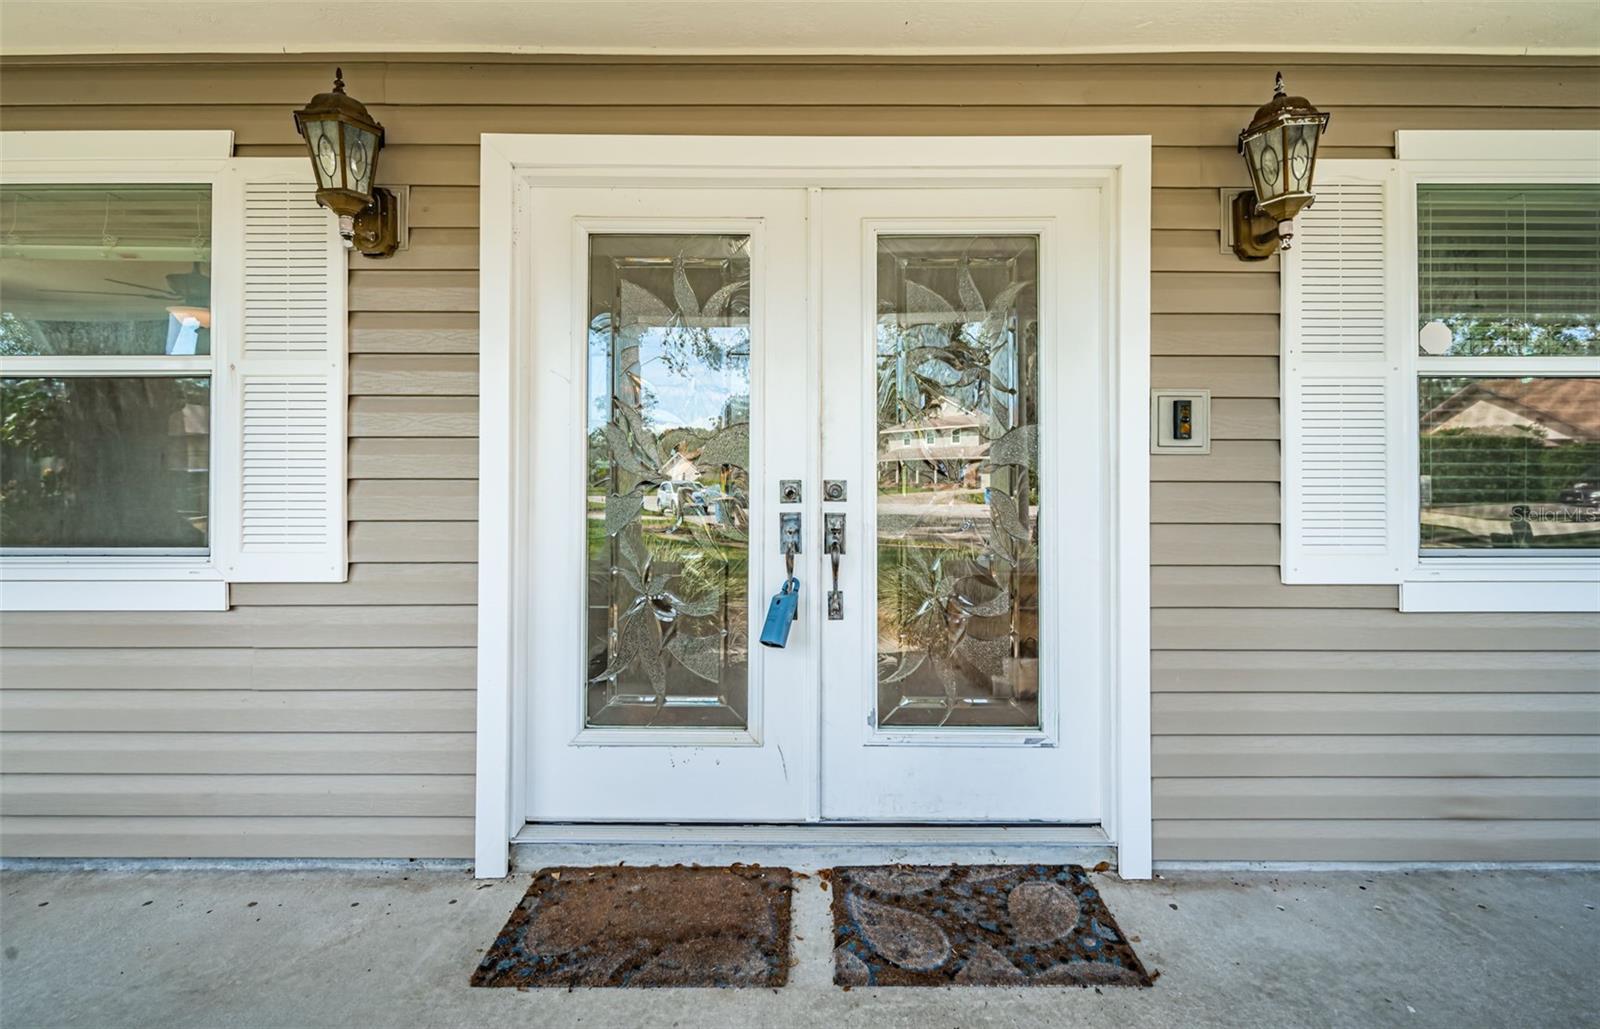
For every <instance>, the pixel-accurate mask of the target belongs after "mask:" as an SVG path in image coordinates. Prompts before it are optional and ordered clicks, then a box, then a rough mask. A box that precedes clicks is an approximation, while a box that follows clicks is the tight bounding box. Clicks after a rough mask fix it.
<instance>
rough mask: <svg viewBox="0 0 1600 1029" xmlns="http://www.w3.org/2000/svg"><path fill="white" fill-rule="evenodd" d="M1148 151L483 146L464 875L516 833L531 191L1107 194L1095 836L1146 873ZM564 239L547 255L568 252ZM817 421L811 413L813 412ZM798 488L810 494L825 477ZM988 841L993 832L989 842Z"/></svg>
mask: <svg viewBox="0 0 1600 1029" xmlns="http://www.w3.org/2000/svg"><path fill="white" fill-rule="evenodd" d="M1150 163H1151V140H1150V137H1149V136H984V137H975V136H903V137H896V136H641V135H569V134H540V133H525V134H522V133H518V134H509V133H485V134H484V135H483V136H482V137H481V147H480V178H479V212H480V218H479V272H478V276H479V304H478V310H479V315H478V330H479V331H478V346H479V382H480V394H479V432H478V519H479V521H478V608H477V611H478V634H477V642H478V654H477V657H478V678H477V686H478V696H477V740H476V742H477V777H476V805H475V811H474V858H475V860H474V869H475V874H476V875H477V876H478V877H479V878H499V877H502V876H504V875H506V874H507V873H508V871H509V864H510V846H511V840H512V838H513V837H515V836H516V835H517V833H518V832H519V831H520V830H521V829H522V827H523V824H524V820H523V817H522V810H523V807H522V805H521V804H520V797H519V795H520V793H521V789H522V787H521V785H520V783H521V781H522V780H521V776H522V771H523V756H522V755H523V748H524V747H525V745H526V740H525V732H524V729H523V726H524V724H525V721H524V715H525V713H526V712H525V708H526V696H525V694H526V690H525V689H524V688H523V683H524V682H525V681H526V679H525V675H526V672H527V669H528V667H529V655H528V653H527V652H526V646H525V641H526V640H527V639H528V637H529V633H528V617H527V610H526V605H525V603H524V598H526V597H527V596H528V587H529V584H530V582H531V579H532V573H531V568H530V567H529V560H528V557H529V555H528V553H527V550H528V548H527V547H526V546H524V545H522V540H523V538H524V537H525V533H524V532H523V525H522V524H521V523H522V513H523V512H525V511H526V510H527V507H526V504H525V501H526V499H527V496H528V489H529V486H530V482H529V476H527V475H526V474H519V473H520V472H521V470H522V469H524V468H525V467H526V464H527V462H526V460H525V458H526V448H527V444H526V440H527V438H528V435H527V432H528V428H529V426H530V425H531V420H532V412H531V404H530V393H531V388H530V387H531V383H530V382H529V376H528V367H529V361H528V360H527V355H528V354H529V352H530V351H529V345H530V324H531V319H530V318H529V317H528V315H529V304H530V296H529V288H528V286H529V282H530V279H529V276H530V267H531V253H532V249H533V247H534V245H535V241H534V240H532V239H531V238H530V233H529V231H528V230H527V227H526V226H527V224H528V223H527V217H528V210H527V193H528V191H529V190H530V189H532V188H534V187H536V186H563V185H565V186H587V187H597V186H599V187H604V186H634V187H639V186H644V187H649V186H660V187H665V186H676V187H694V186H705V187H720V188H724V189H726V188H734V187H738V186H745V187H750V186H762V187H780V186H782V187H793V188H803V189H806V190H808V191H809V195H810V198H811V204H812V205H813V208H814V207H815V205H816V204H817V203H818V202H819V201H820V193H821V190H822V189H824V188H848V187H876V188H896V187H910V188H915V187H930V186H945V187H955V188H961V187H968V188H970V187H984V186H989V187H1007V186H1032V187H1060V186H1084V185H1091V186H1094V187H1097V188H1099V189H1101V190H1102V191H1103V194H1104V195H1105V196H1106V198H1107V203H1106V204H1105V205H1104V207H1103V212H1102V213H1103V217H1104V225H1103V231H1104V236H1105V240H1104V242H1105V251H1104V252H1105V254H1106V262H1107V267H1106V273H1107V274H1106V286H1107V288H1106V296H1105V300H1104V304H1105V308H1104V312H1103V313H1104V315H1105V324H1106V338H1107V340H1108V343H1107V352H1106V353H1105V355H1104V357H1105V368H1106V379H1105V382H1104V383H1103V384H1102V387H1103V389H1104V391H1105V395H1104V397H1103V400H1104V403H1105V412H1106V415H1107V420H1108V424H1109V432H1108V435H1109V437H1110V438H1111V440H1112V443H1113V447H1112V452H1111V453H1109V454H1107V455H1106V457H1107V459H1108V460H1107V475H1108V489H1107V492H1106V496H1105V497H1104V498H1103V504H1102V508H1103V509H1102V516H1103V517H1104V518H1105V520H1106V530H1107V535H1106V537H1105V538H1106V539H1109V540H1110V541H1111V549H1112V551H1113V553H1112V554H1111V555H1110V559H1109V560H1108V561H1107V563H1106V568H1107V576H1106V578H1107V582H1106V583H1105V589H1106V592H1105V596H1106V598H1107V602H1108V609H1109V615H1110V617H1109V618H1108V619H1107V622H1108V626H1107V637H1108V638H1107V639H1106V641H1105V644H1106V646H1105V653H1106V661H1105V670H1106V677H1105V682H1104V683H1103V684H1102V688H1103V689H1104V690H1105V691H1106V697H1105V699H1106V703H1105V705H1104V717H1103V723H1104V724H1103V725H1102V728H1101V733H1102V739H1103V740H1104V743H1105V747H1104V753H1103V754H1102V765H1103V768H1104V775H1103V777H1102V778H1103V785H1102V789H1103V790H1104V791H1105V795H1104V801H1103V803H1102V811H1103V812H1104V820H1103V827H1104V830H1105V832H1106V835H1107V837H1108V838H1109V840H1110V841H1111V844H1112V846H1114V847H1115V848H1116V850H1117V859H1118V860H1117V864H1118V871H1119V874H1121V875H1122V877H1124V878H1129V879H1144V878H1149V876H1150V874H1151V810H1150V457H1149V444H1148V439H1147V436H1148V431H1149V425H1148V418H1149V416H1148V414H1147V407H1148V404H1149V392H1150V200H1151V197H1150ZM819 231H820V224H819V219H817V218H816V217H815V216H813V217H812V218H811V221H810V226H809V230H808V232H809V235H810V237H811V240H812V243H813V246H812V247H811V253H810V255H809V256H808V260H809V262H810V270H809V274H808V279H809V282H810V286H811V289H810V296H809V297H808V298H807V300H808V304H807V306H808V311H809V324H808V331H809V332H811V333H813V334H815V333H817V332H820V331H821V318H820V313H821V312H820V305H821V296H820V289H819V283H820V272H821V266H820V261H821V253H820V248H819V247H817V246H816V245H815V243H816V240H817V234H818V232H819ZM565 243H566V241H565V240H562V241H560V242H559V244H558V245H560V246H562V247H565ZM813 406H814V405H813ZM809 472H810V475H809V478H810V479H811V481H812V482H813V483H820V481H821V479H820V474H821V470H820V469H819V468H811V469H810V470H809ZM996 831H997V835H998V834H999V832H1000V828H999V827H998V826H997V827H996Z"/></svg>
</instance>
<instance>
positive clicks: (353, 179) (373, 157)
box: [344, 125, 378, 194]
mask: <svg viewBox="0 0 1600 1029" xmlns="http://www.w3.org/2000/svg"><path fill="white" fill-rule="evenodd" d="M344 165H345V171H346V174H347V175H348V176H349V188H350V189H353V190H355V191H356V192H357V193H363V194H370V193H371V192H372V173H373V172H374V170H376V168H377V165H378V134H377V133H376V132H368V131H367V130H366V129H363V128H361V127H360V126H357V125H346V126H345V127H344Z"/></svg>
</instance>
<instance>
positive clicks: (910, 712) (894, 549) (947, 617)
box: [878, 487, 1038, 726]
mask: <svg viewBox="0 0 1600 1029" xmlns="http://www.w3.org/2000/svg"><path fill="white" fill-rule="evenodd" d="M1037 516H1038V507H1037V505H1033V506H1032V507H1031V508H1030V510H1029V519H1028V521H1029V524H1033V523H1034V521H1035V520H1036V519H1037ZM992 533H993V527H992V520H991V517H990V511H989V508H988V506H987V505H985V504H984V503H983V492H982V491H981V490H973V489H965V488H956V489H948V490H936V491H929V492H922V493H904V494H902V493H900V492H899V491H898V489H897V488H894V487H886V488H885V490H884V491H883V492H881V493H880V494H879V497H878V654H879V689H878V692H879V698H878V710H879V720H880V724H882V725H885V726H938V725H969V726H985V725H987V726H1019V725H1025V726H1031V725H1035V724H1037V723H1038V661H1037V656H1038V641H1037V601H1036V596H1037V568H1036V566H1035V563H1034V561H1033V560H1032V556H1031V553H1030V554H1028V555H1026V556H1025V557H1024V558H1023V560H1021V561H1020V562H1019V564H1020V567H1018V568H1015V569H1012V568H1009V567H1007V565H1006V563H1005V562H1004V560H1002V559H998V558H997V555H995V554H994V552H992V551H990V550H989V549H988V544H987V541H988V540H989V539H990V537H991V535H992ZM1025 549H1026V550H1028V551H1030V552H1031V551H1032V549H1033V548H1032V547H1028V548H1025Z"/></svg>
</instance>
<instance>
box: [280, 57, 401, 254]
mask: <svg viewBox="0 0 1600 1029" xmlns="http://www.w3.org/2000/svg"><path fill="white" fill-rule="evenodd" d="M294 127H295V129H296V130H297V131H298V132H299V133H300V135H301V136H303V137H304V138H305V141H306V149H307V150H308V151H309V152H310V154H311V164H312V167H314V168H315V169H316V173H317V203H319V204H321V205H322V206H323V207H326V208H327V209H328V210H330V211H332V212H333V213H334V214H336V215H338V216H339V235H340V236H341V237H342V238H343V239H344V245H345V246H347V247H353V248H354V249H356V250H359V251H361V252H362V253H363V254H366V255H367V256H368V257H388V256H389V255H391V254H393V253H394V252H395V250H396V249H397V248H398V247H399V245H400V212H399V204H398V202H397V201H396V200H395V195H394V194H393V193H391V192H390V191H389V190H387V189H383V188H381V187H375V186H373V184H372V182H373V179H374V178H375V177H376V176H377V174H378V152H379V151H380V150H382V149H383V126H382V125H379V124H378V122H377V120H376V119H374V118H373V117H372V115H370V114H368V113H367V106H366V105H365V104H363V103H362V102H361V101H359V100H357V99H355V98H354V97H352V96H348V95H346V94H345V91H344V70H343V69H342V68H336V69H334V73H333V92H331V93H318V94H317V95H316V96H314V97H312V98H311V102H310V103H309V104H306V105H305V106H304V107H302V108H301V109H300V110H298V111H296V112H294Z"/></svg>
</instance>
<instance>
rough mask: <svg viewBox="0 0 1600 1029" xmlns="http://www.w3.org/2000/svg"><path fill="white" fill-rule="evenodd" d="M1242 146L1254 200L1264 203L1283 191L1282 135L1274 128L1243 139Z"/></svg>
mask: <svg viewBox="0 0 1600 1029" xmlns="http://www.w3.org/2000/svg"><path fill="white" fill-rule="evenodd" d="M1244 146H1245V158H1246V159H1247V160H1248V162H1249V164H1250V177H1251V179H1253V180H1254V182H1255V187H1256V200H1257V202H1258V203H1266V202H1267V201H1268V200H1270V199H1272V198H1273V197H1275V196H1278V195H1279V194H1281V193H1282V192H1283V135H1282V133H1280V132H1278V131H1276V130H1274V131H1271V132H1263V133H1262V134H1261V135H1259V136H1256V137H1254V138H1251V139H1247V140H1245V142H1244Z"/></svg>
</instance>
